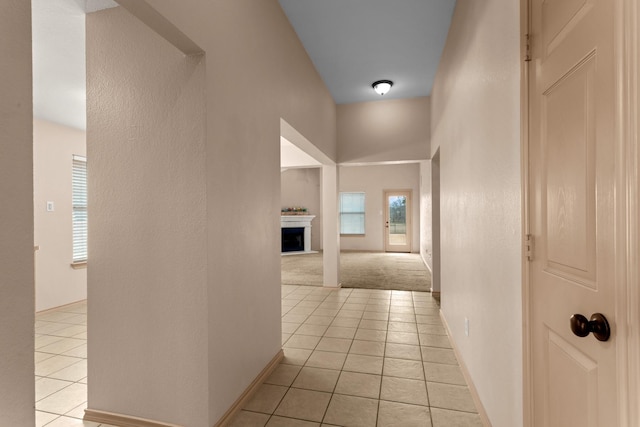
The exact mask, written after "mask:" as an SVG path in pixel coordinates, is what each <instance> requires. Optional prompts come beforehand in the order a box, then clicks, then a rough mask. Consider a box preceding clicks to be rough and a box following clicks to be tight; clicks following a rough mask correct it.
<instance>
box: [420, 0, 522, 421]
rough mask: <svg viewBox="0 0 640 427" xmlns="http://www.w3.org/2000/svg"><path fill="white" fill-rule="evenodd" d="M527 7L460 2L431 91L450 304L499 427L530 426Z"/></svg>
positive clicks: (503, 1) (454, 327)
mask: <svg viewBox="0 0 640 427" xmlns="http://www.w3.org/2000/svg"><path fill="white" fill-rule="evenodd" d="M519 14H520V11H519V8H518V2H513V1H510V0H488V1H483V2H478V1H475V0H458V2H457V5H456V10H455V13H454V17H453V21H452V27H451V30H450V32H449V37H448V40H447V44H446V47H445V50H444V53H443V55H442V59H441V63H440V67H439V69H438V73H437V77H436V81H435V85H434V90H433V93H432V96H431V100H432V116H431V129H432V139H431V143H432V147H431V151H432V154H433V153H435V152H436V149H438V147H439V148H440V178H441V213H442V215H441V247H442V263H441V266H442V276H441V278H442V282H441V285H442V289H441V291H442V311H443V313H444V316H445V318H446V320H447V323H448V325H449V327H450V328H451V332H452V334H453V340H454V341H455V343H456V345H457V346H458V348H459V349H460V352H461V354H462V358H463V360H464V363H465V364H466V365H467V367H468V368H469V371H470V373H471V376H472V378H473V382H474V384H475V386H476V388H477V389H478V392H479V395H480V398H481V400H482V403H483V405H484V407H485V409H486V410H487V412H488V415H489V418H490V420H491V423H492V425H493V426H494V427H517V426H521V425H522V299H521V277H522V276H521V274H522V261H521V201H520V198H521V183H520V118H519V115H520V97H519V96H520V57H519V31H520V29H519V18H520V15H519ZM465 317H468V318H469V321H470V334H469V336H468V337H467V336H465V333H464V318H465Z"/></svg>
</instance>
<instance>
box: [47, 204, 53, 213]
mask: <svg viewBox="0 0 640 427" xmlns="http://www.w3.org/2000/svg"><path fill="white" fill-rule="evenodd" d="M54 210H55V206H54V204H53V202H47V212H53V211H54Z"/></svg>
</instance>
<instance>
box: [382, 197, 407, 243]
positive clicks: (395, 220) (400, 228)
mask: <svg viewBox="0 0 640 427" xmlns="http://www.w3.org/2000/svg"><path fill="white" fill-rule="evenodd" d="M388 197H389V199H388V200H387V202H388V205H387V206H389V212H388V213H389V216H388V218H389V245H406V244H407V197H406V196H397V195H396V196H388Z"/></svg>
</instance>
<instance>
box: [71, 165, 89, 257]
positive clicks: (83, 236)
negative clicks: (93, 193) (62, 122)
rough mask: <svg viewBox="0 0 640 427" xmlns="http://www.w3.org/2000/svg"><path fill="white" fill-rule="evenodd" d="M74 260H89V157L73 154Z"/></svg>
mask: <svg viewBox="0 0 640 427" xmlns="http://www.w3.org/2000/svg"><path fill="white" fill-rule="evenodd" d="M71 185H72V192H71V200H72V204H73V262H74V263H83V262H86V261H87V159H86V158H85V157H82V156H76V155H74V156H73V173H72V179H71Z"/></svg>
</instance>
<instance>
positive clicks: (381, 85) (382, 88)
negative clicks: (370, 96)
mask: <svg viewBox="0 0 640 427" xmlns="http://www.w3.org/2000/svg"><path fill="white" fill-rule="evenodd" d="M391 86H393V82H392V81H391V80H378V81H376V82H373V84H372V85H371V87H372V88H373V90H375V91H376V93H377V94H379V95H384V94H385V93H387V92H389V90H390V89H391Z"/></svg>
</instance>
